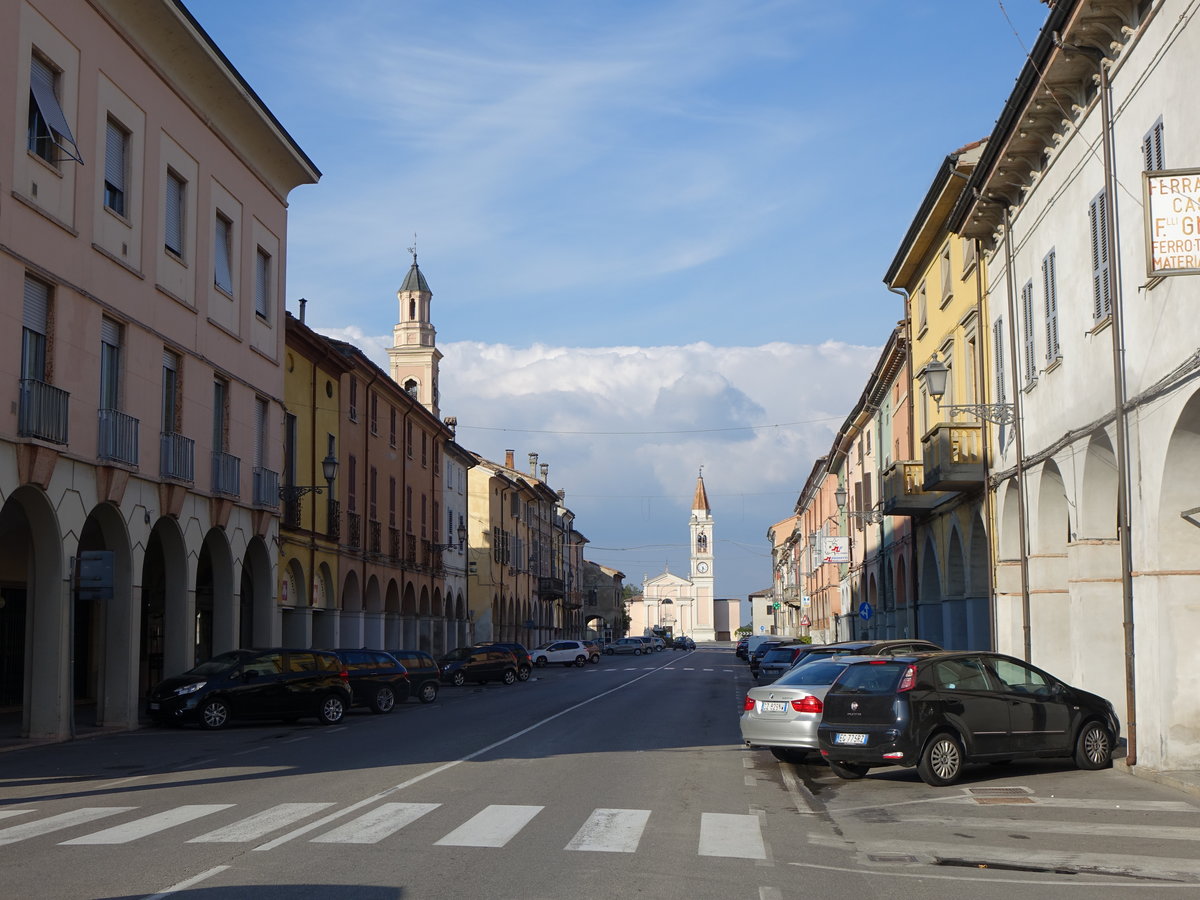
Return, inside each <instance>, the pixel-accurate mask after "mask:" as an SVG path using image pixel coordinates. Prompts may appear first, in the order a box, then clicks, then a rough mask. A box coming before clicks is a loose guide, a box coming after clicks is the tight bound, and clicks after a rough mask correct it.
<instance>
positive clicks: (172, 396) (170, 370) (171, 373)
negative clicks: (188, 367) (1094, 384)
mask: <svg viewBox="0 0 1200 900" xmlns="http://www.w3.org/2000/svg"><path fill="white" fill-rule="evenodd" d="M162 368H163V374H162V432H163V434H175V433H176V432H177V431H178V422H177V420H178V418H179V357H178V356H176V355H175V354H174V353H172V352H171V351H170V350H164V351H163V362H162Z"/></svg>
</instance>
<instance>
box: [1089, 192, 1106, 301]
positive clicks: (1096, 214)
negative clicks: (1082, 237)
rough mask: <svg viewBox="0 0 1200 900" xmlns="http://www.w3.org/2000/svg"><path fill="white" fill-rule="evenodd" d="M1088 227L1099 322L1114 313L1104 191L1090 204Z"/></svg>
mask: <svg viewBox="0 0 1200 900" xmlns="http://www.w3.org/2000/svg"><path fill="white" fill-rule="evenodd" d="M1088 227H1089V230H1090V232H1091V244H1092V319H1093V321H1096V322H1099V321H1100V320H1101V319H1104V318H1106V317H1107V316H1110V315H1112V284H1111V283H1110V281H1109V278H1110V275H1109V271H1108V209H1107V207H1106V205H1105V198H1104V191H1101V192H1100V193H1099V194H1097V195H1096V196H1095V197H1093V198H1092V202H1091V203H1090V204H1088Z"/></svg>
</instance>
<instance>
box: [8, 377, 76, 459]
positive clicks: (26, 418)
mask: <svg viewBox="0 0 1200 900" xmlns="http://www.w3.org/2000/svg"><path fill="white" fill-rule="evenodd" d="M70 399H71V395H70V394H68V393H67V392H66V391H64V390H63V389H62V388H56V387H55V386H54V385H52V384H46V382H44V381H38V380H37V379H35V378H22V379H21V397H20V402H19V405H18V413H17V434H19V435H20V436H21V437H31V438H38V439H39V440H43V441H49V442H50V443H52V444H65V443H67V418H68V417H67V412H68V408H69V404H70Z"/></svg>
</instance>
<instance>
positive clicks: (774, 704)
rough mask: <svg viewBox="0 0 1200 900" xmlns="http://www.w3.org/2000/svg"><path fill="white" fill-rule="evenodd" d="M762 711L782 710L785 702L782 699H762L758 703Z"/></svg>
mask: <svg viewBox="0 0 1200 900" xmlns="http://www.w3.org/2000/svg"><path fill="white" fill-rule="evenodd" d="M759 706H760V707H761V709H762V711H763V712H783V711H784V710H785V709H787V704H786V703H784V702H783V701H782V700H763V701H761V702H760V703H759Z"/></svg>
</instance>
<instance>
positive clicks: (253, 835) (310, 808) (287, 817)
mask: <svg viewBox="0 0 1200 900" xmlns="http://www.w3.org/2000/svg"><path fill="white" fill-rule="evenodd" d="M331 806H333V804H332V803H280V804H279V805H278V806H272V807H271V808H270V809H267V810H263V811H262V812H260V813H258V814H257V815H254V816H250V818H248V819H242V820H241V821H240V822H234V823H233V824H232V825H226V826H225V827H224V828H218V829H217V830H216V831H210V832H208V834H202V835H200V837H194V838H192V839H191V840H190V841H188V843H189V844H247V843H249V842H250V841H257V840H259V839H260V838H263V837H266V836H267V835H268V834H270V833H271V832H272V831H278V830H279V829H280V828H284V827H286V826H288V825H291V824H292V823H294V822H299V821H300V820H301V819H307V818H308V817H309V816H311V815H312V814H313V813H318V812H320V811H321V810H323V809H329V807H331Z"/></svg>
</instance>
